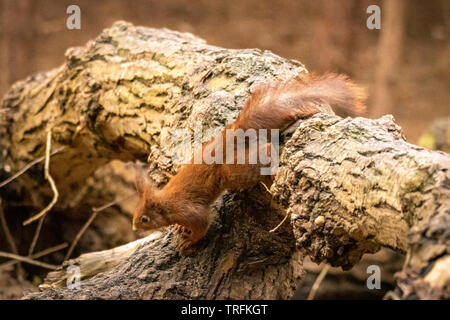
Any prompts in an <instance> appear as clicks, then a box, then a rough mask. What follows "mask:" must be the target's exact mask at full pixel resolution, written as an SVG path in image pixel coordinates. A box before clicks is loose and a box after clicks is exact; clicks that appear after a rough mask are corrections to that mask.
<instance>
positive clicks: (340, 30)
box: [314, 0, 354, 74]
mask: <svg viewBox="0 0 450 320" xmlns="http://www.w3.org/2000/svg"><path fill="white" fill-rule="evenodd" d="M319 3H320V4H321V5H320V6H317V9H318V10H320V14H317V16H318V18H317V22H315V25H316V27H315V33H316V36H315V41H314V52H315V53H316V55H317V58H316V59H317V62H316V66H317V70H318V71H320V72H325V71H335V72H344V73H347V74H350V73H351V70H350V69H349V68H351V64H350V63H349V62H351V54H352V53H353V48H352V47H353V46H352V40H353V38H354V35H353V33H352V30H353V28H354V26H353V15H352V13H353V12H352V9H353V6H354V0H347V1H328V0H325V1H320V2H319Z"/></svg>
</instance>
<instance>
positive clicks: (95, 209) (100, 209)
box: [64, 195, 131, 261]
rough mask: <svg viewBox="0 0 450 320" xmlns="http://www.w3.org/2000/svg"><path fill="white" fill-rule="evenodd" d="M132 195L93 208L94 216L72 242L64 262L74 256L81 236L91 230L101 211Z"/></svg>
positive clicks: (92, 215)
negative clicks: (90, 227) (73, 253)
mask: <svg viewBox="0 0 450 320" xmlns="http://www.w3.org/2000/svg"><path fill="white" fill-rule="evenodd" d="M130 197H131V195H129V196H125V197H122V198H120V199H116V200H114V201H111V202H108V203H106V204H105V205H103V206H101V207H95V208H92V214H91V216H90V217H89V219H88V220H87V221H86V223H85V224H84V225H83V227H82V228H81V229H80V231H79V232H78V233H77V235H76V236H75V239H74V240H73V241H72V244H71V245H70V247H69V250H67V253H66V256H65V257H64V261H66V260H68V259H69V258H70V256H71V255H72V252H73V250H74V249H75V246H76V245H77V244H78V241H79V240H80V238H81V236H82V235H83V234H84V232H85V231H86V230H87V229H88V228H89V226H90V225H91V223H92V221H94V219H95V218H96V217H97V214H99V213H100V212H101V211H103V210H105V209H107V208H109V207H112V206H113V205H115V204H117V203H119V202H121V201H123V200H126V199H128V198H130Z"/></svg>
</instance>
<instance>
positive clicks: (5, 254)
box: [0, 251, 58, 270]
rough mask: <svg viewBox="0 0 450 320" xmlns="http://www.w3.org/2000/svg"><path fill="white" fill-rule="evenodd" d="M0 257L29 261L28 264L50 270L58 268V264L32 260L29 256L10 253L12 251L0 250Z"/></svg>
mask: <svg viewBox="0 0 450 320" xmlns="http://www.w3.org/2000/svg"><path fill="white" fill-rule="evenodd" d="M0 257H5V258H9V259H14V260H18V261H22V262H26V263H29V264H32V265H35V266H39V267H42V268H46V269H50V270H56V269H58V266H55V265H53V264H48V263H45V262H40V261H37V260H33V259H31V258H29V257H22V256H19V255H17V254H12V253H8V252H3V251H0Z"/></svg>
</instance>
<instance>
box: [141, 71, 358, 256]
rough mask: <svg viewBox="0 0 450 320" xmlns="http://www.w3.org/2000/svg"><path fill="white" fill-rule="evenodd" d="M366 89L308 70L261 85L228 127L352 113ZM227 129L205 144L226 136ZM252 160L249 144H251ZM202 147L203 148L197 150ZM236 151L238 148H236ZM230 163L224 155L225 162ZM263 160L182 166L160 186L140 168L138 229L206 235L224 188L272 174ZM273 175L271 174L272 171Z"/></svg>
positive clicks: (190, 239)
mask: <svg viewBox="0 0 450 320" xmlns="http://www.w3.org/2000/svg"><path fill="white" fill-rule="evenodd" d="M364 99H365V93H364V91H363V90H362V89H361V88H360V87H358V86H357V85H356V84H354V83H353V82H352V81H350V80H349V79H348V78H347V77H345V76H343V75H337V74H325V75H322V76H317V75H315V74H306V75H303V76H301V77H297V78H294V79H291V80H288V81H285V82H278V83H276V84H272V85H270V84H266V85H262V86H260V87H259V88H257V89H256V90H255V92H253V93H252V95H251V96H250V97H249V98H248V100H247V101H246V103H245V106H244V108H243V109H242V111H241V113H240V114H239V116H238V117H237V119H236V120H235V121H234V122H233V123H232V124H231V125H228V126H227V127H226V128H225V129H231V130H237V129H242V130H247V129H250V128H252V129H280V130H282V129H284V128H286V127H287V126H289V125H290V124H292V123H293V122H295V121H296V120H298V119H300V118H304V117H307V116H310V115H312V114H314V113H317V112H319V111H320V108H319V107H318V105H329V106H330V107H331V108H333V109H337V110H343V111H346V112H347V113H350V114H359V113H362V112H363V111H364V110H365V106H364ZM225 137H226V134H225V130H224V131H222V133H221V134H219V136H217V137H216V138H215V139H213V140H212V141H210V142H209V143H207V144H205V145H204V146H203V148H202V150H201V151H203V150H204V149H205V148H206V147H207V146H209V147H211V145H212V144H215V143H218V142H220V140H222V142H223V146H224V147H223V157H224V159H225V157H226V148H225V145H226V144H225V140H226V139H225ZM245 151H246V153H247V154H246V157H247V161H248V156H249V155H248V150H247V149H246V150H245ZM197 152H199V151H197ZM234 154H235V156H236V152H235V153H234ZM223 163H225V161H224V162H223ZM260 167H261V165H260V164H253V165H251V164H206V163H204V162H202V163H201V164H194V163H193V162H192V163H190V164H187V165H185V166H183V167H182V168H181V169H180V171H179V172H178V173H177V174H176V175H175V176H173V178H172V179H171V180H170V181H169V183H168V184H167V185H166V186H165V187H164V188H163V189H161V190H157V189H154V188H153V187H151V185H150V184H149V183H148V182H146V181H145V177H143V175H144V173H142V172H141V173H138V174H137V177H136V186H137V189H138V192H139V194H140V201H139V203H138V205H137V207H136V210H135V212H134V215H133V227H134V228H135V229H143V230H149V229H154V228H159V227H163V226H169V225H173V224H175V225H177V227H176V230H177V231H178V232H180V233H181V234H182V236H183V239H182V241H181V243H180V249H181V250H183V249H185V248H187V247H189V246H191V245H193V244H195V243H196V242H198V241H199V240H200V239H201V238H203V237H204V236H205V234H206V232H207V231H208V227H209V207H210V205H211V204H212V203H213V202H214V200H215V199H217V197H218V196H219V195H220V194H221V193H222V191H224V190H227V189H228V190H232V189H247V188H250V187H252V186H253V185H255V184H257V183H258V182H259V181H262V180H264V181H265V183H266V184H270V180H269V181H267V178H268V176H261V175H260ZM269 178H270V177H269Z"/></svg>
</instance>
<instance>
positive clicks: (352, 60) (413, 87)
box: [0, 0, 450, 298]
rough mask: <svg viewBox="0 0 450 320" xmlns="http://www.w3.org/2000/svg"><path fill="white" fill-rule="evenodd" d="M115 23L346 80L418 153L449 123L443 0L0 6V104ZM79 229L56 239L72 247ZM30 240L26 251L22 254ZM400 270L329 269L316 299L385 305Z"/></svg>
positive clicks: (138, 0) (305, 286)
mask: <svg viewBox="0 0 450 320" xmlns="http://www.w3.org/2000/svg"><path fill="white" fill-rule="evenodd" d="M72 4H77V5H78V6H79V7H80V8H81V30H68V29H67V27H66V19H67V17H68V15H67V14H66V9H67V7H68V6H69V5H72ZM372 4H377V5H380V7H381V8H382V13H381V19H382V28H381V30H369V29H368V28H367V27H366V20H367V18H368V17H369V14H368V13H366V9H367V7H368V6H369V5H372ZM117 20H126V21H128V22H131V23H133V24H135V25H142V26H149V27H155V28H169V29H173V30H177V31H182V32H190V33H193V34H194V35H197V36H199V37H201V38H203V39H205V40H206V41H207V42H208V43H209V44H212V45H217V46H221V47H225V48H260V49H262V50H265V49H266V50H270V51H272V52H274V53H275V54H277V55H280V56H282V57H285V58H291V59H296V60H299V61H301V62H302V63H304V64H305V66H306V68H307V69H308V70H310V71H314V72H318V73H322V72H326V71H334V72H341V73H346V74H348V75H349V76H350V77H351V78H352V79H354V80H355V81H357V82H358V83H361V84H363V85H364V86H365V87H366V88H367V89H368V93H369V101H368V106H369V111H368V113H367V116H368V117H371V118H374V117H379V116H381V115H383V114H387V113H391V114H393V115H394V117H395V118H396V120H397V123H399V124H400V125H401V126H402V127H403V130H404V134H405V137H406V139H407V140H408V141H409V142H411V143H418V141H419V137H420V136H421V135H422V133H423V132H425V131H426V130H427V128H428V127H429V126H430V125H431V123H432V122H433V121H434V120H436V119H444V118H446V117H450V107H449V104H448V102H449V101H450V92H449V90H448V89H449V84H450V78H449V70H450V59H449V57H450V43H449V41H448V39H449V34H450V1H448V0H428V1H423V0H385V1H376V0H345V1H335V0H315V1H308V0H270V1H269V0H245V1H242V0H228V1H212V0H164V1H162V0H158V1H157V0H133V1H125V0H108V1H92V0H77V1H72V0H0V70H1V72H0V95H1V96H2V95H3V94H4V93H6V91H7V90H8V88H9V87H10V86H11V85H12V84H13V83H14V82H15V81H17V80H20V79H23V78H25V77H27V76H29V75H31V74H33V73H36V72H39V71H46V70H50V69H53V68H55V67H57V66H59V65H61V64H62V63H63V62H64V59H65V57H64V53H65V51H66V50H67V49H68V48H70V47H74V46H81V45H84V44H85V43H86V42H87V41H88V40H90V39H94V38H95V37H97V36H98V35H99V34H100V32H101V31H102V30H103V29H104V28H107V27H110V26H111V25H112V24H113V22H115V21H117ZM0 112H1V110H0ZM449 119H450V118H449ZM448 123H450V121H449V122H448ZM447 139H448V141H450V134H448V136H447ZM449 145H450V144H449ZM447 151H448V150H447ZM105 202H106V201H105ZM97 205H98V203H97ZM84 219H85V217H83V220H81V221H82V222H80V223H79V224H78V227H79V226H80V225H81V224H82V223H84V221H85V220H84ZM127 219H128V218H127ZM99 225H102V222H98V224H97V227H98V226H99ZM124 226H125V227H126V230H127V232H128V233H127V236H122V237H121V238H120V239H121V240H120V241H121V242H123V241H125V240H124V239H126V237H128V236H129V233H130V232H131V231H130V230H129V229H130V226H129V224H128V223H125V224H124ZM78 227H77V228H75V227H72V228H73V229H74V231H73V234H70V235H64V236H61V237H62V238H66V239H64V240H68V239H73V237H74V234H75V233H76V232H77V231H78ZM125 227H124V228H125ZM17 232H18V233H20V231H17ZM114 233H115V234H117V232H116V231H114ZM0 234H1V230H0ZM2 236H3V235H2ZM27 237H28V238H27ZM27 237H25V238H26V241H25V240H23V243H26V244H27V245H28V243H29V238H30V236H28V235H27ZM100 238H101V239H103V238H105V237H104V236H102V237H100ZM130 240H132V239H131V238H130V239H128V240H127V241H130ZM1 242H2V239H1V237H0V243H1ZM98 242H100V243H101V241H98ZM118 244H119V243H116V244H112V243H108V244H104V243H102V244H101V245H98V246H97V247H95V246H92V242H91V243H90V244H88V245H84V246H83V245H81V246H80V248H79V250H80V251H75V254H79V253H81V252H85V251H86V250H88V251H89V250H90V251H93V250H100V249H102V248H106V247H112V246H114V245H118ZM84 249H86V250H84ZM19 251H20V250H19ZM58 259H59V258H58ZM58 259H56V258H55V260H53V261H57V260H58ZM401 260H402V258H401V257H399V255H396V254H394V253H393V252H391V251H389V250H383V251H381V252H380V253H378V254H377V255H373V256H369V257H368V258H366V259H365V260H364V261H363V262H362V263H361V265H359V266H358V267H355V268H354V269H353V270H351V271H349V272H345V273H344V272H342V271H340V270H337V269H334V268H333V269H331V270H330V271H329V274H328V276H327V278H326V279H325V280H324V282H323V284H322V286H321V288H320V290H319V291H318V292H317V294H316V297H317V298H333V297H334V298H336V297H339V298H352V297H353V298H381V297H382V296H383V295H384V292H385V291H386V290H387V289H389V288H390V287H392V285H393V282H394V278H393V274H394V272H395V271H396V270H399V269H400V268H401V263H402V261H401ZM49 261H52V260H49ZM374 261H375V263H382V264H384V266H385V268H383V276H382V279H383V281H384V282H383V283H384V284H383V289H384V290H383V291H382V292H380V291H378V292H369V290H367V288H366V287H365V279H366V278H367V273H366V267H367V265H368V264H371V263H374ZM306 269H307V270H308V271H309V272H310V273H309V274H308V276H307V277H306V278H305V279H303V282H302V284H301V285H300V287H299V290H298V292H297V295H296V298H306V297H307V295H308V293H309V292H310V289H311V286H312V283H313V282H314V280H315V278H316V277H317V274H318V272H320V267H318V266H316V265H314V264H312V263H308V262H307V263H306ZM31 274H33V273H31ZM41 276H42V274H41ZM28 280H32V281H34V280H35V279H33V278H31V279H30V276H29V277H28ZM39 281H40V280H39V279H37V280H36V281H34V282H35V284H38V283H39ZM327 281H328V283H327ZM6 288H9V289H10V291H9V292H8V291H7V290H6V291H5V289H6ZM24 288H28V289H33V288H34V289H35V287H33V285H32V284H31V282H25V283H24V282H20V283H19V284H18V283H17V282H16V280H15V279H13V278H2V277H1V273H0V298H2V297H3V298H17V297H20V295H21V292H22V290H23V289H24ZM2 290H3V293H2Z"/></svg>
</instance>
